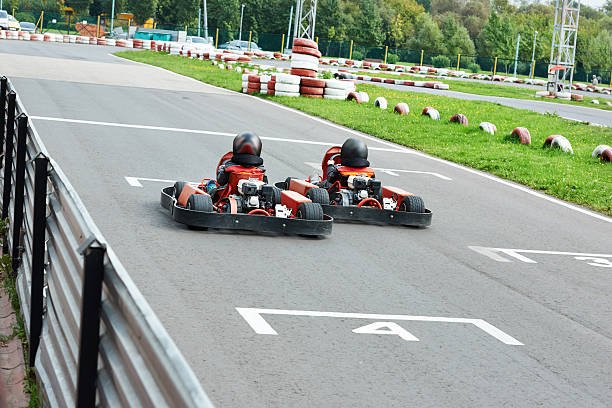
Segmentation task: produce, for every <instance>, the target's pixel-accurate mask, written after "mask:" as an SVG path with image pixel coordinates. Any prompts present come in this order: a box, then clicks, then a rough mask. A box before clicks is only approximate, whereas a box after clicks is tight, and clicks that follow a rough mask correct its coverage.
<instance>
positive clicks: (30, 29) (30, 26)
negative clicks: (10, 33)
mask: <svg viewBox="0 0 612 408" xmlns="http://www.w3.org/2000/svg"><path fill="white" fill-rule="evenodd" d="M19 25H20V26H21V31H25V32H26V33H35V32H36V24H34V23H28V22H26V21H20V22H19Z"/></svg>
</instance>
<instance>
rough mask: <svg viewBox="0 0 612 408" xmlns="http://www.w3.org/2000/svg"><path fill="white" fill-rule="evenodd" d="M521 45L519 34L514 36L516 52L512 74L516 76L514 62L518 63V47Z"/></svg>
mask: <svg viewBox="0 0 612 408" xmlns="http://www.w3.org/2000/svg"><path fill="white" fill-rule="evenodd" d="M520 45H521V34H520V33H519V35H518V37H517V38H516V53H515V54H514V75H513V76H515V77H516V64H517V63H518V54H519V47H520Z"/></svg>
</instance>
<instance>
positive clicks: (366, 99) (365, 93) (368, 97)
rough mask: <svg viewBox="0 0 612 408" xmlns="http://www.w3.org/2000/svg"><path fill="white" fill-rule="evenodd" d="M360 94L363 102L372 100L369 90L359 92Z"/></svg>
mask: <svg viewBox="0 0 612 408" xmlns="http://www.w3.org/2000/svg"><path fill="white" fill-rule="evenodd" d="M359 96H360V97H361V103H368V102H370V95H368V93H367V92H359Z"/></svg>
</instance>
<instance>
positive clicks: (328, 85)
mask: <svg viewBox="0 0 612 408" xmlns="http://www.w3.org/2000/svg"><path fill="white" fill-rule="evenodd" d="M355 90H356V87H355V82H353V81H351V80H339V79H328V80H326V81H325V92H324V93H323V97H324V98H325V99H334V100H341V101H343V100H345V99H346V97H347V96H348V95H349V93H351V92H354V91H355Z"/></svg>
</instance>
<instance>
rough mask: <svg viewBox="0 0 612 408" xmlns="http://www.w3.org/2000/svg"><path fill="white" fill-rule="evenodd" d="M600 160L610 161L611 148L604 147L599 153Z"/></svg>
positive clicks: (611, 157) (611, 159) (611, 161)
mask: <svg viewBox="0 0 612 408" xmlns="http://www.w3.org/2000/svg"><path fill="white" fill-rule="evenodd" d="M600 158H601V161H603V162H608V163H612V149H606V150H604V151H603V153H601V156H600Z"/></svg>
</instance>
